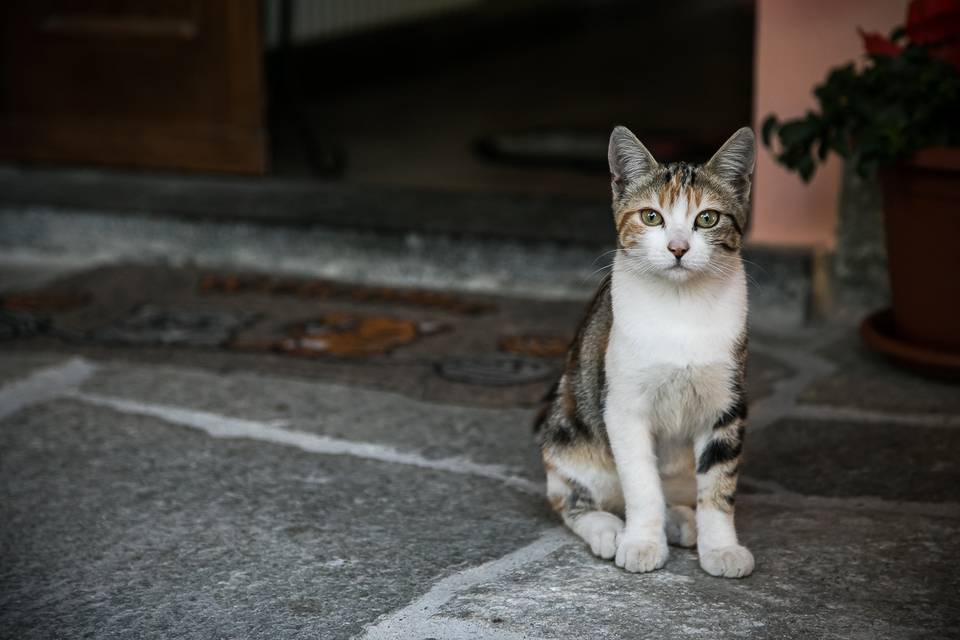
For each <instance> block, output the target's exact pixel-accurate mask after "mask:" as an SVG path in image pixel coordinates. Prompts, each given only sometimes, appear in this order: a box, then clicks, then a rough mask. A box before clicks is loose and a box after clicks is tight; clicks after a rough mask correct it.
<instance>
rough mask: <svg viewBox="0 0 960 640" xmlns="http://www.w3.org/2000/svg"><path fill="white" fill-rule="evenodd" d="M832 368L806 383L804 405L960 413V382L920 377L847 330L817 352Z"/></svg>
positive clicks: (802, 400) (803, 397) (801, 400)
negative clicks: (869, 346) (829, 372)
mask: <svg viewBox="0 0 960 640" xmlns="http://www.w3.org/2000/svg"><path fill="white" fill-rule="evenodd" d="M820 355H822V356H823V357H825V358H827V359H828V360H830V361H832V362H833V363H834V364H835V365H836V367H837V370H836V372H835V373H833V374H832V375H829V376H826V377H823V378H820V379H819V380H817V381H815V382H814V383H813V384H811V385H810V386H809V387H808V388H807V389H806V390H805V391H804V392H803V393H802V394H801V396H800V398H799V400H800V402H803V403H808V404H823V405H830V406H840V407H857V408H863V409H870V410H874V411H891V412H904V413H953V414H957V413H960V383H956V382H953V383H950V382H945V381H941V380H934V379H930V378H926V377H922V376H919V375H917V374H915V373H912V372H910V371H907V370H905V369H902V368H899V367H897V366H896V365H894V364H893V363H891V362H889V361H887V360H885V359H883V358H881V357H880V356H879V355H876V354H874V353H872V352H870V351H869V350H867V349H866V347H864V346H863V345H862V344H861V343H860V341H859V338H858V337H857V335H856V333H855V331H853V330H852V329H851V330H850V331H849V332H848V333H847V335H846V336H844V337H843V338H842V339H840V340H839V341H837V342H836V343H834V344H831V345H829V346H828V347H826V348H824V349H822V350H821V351H820Z"/></svg>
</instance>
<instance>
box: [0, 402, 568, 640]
mask: <svg viewBox="0 0 960 640" xmlns="http://www.w3.org/2000/svg"><path fill="white" fill-rule="evenodd" d="M0 521H2V522H3V526H2V527H0V557H2V562H0V637H3V638H11V639H14V638H16V639H18V640H25V639H30V638H52V637H58V638H83V637H97V638H163V639H166V638H172V637H177V638H197V639H208V638H269V639H274V638H326V639H331V640H336V639H340V638H344V639H345V638H349V637H352V636H354V635H355V634H357V633H358V632H360V631H361V629H362V625H363V624H364V623H367V622H370V621H372V620H374V619H375V618H376V617H377V616H378V615H380V614H382V613H384V612H387V611H390V610H392V609H395V608H397V607H400V606H403V605H405V604H406V603H407V602H408V601H410V600H412V599H414V598H415V597H416V596H418V595H420V594H421V593H422V592H424V591H426V590H427V589H428V588H429V586H430V585H431V584H432V583H433V582H434V581H435V580H436V579H439V578H441V577H443V576H445V575H447V574H449V573H450V572H452V571H455V570H460V569H463V568H466V567H469V566H473V565H477V564H479V563H483V562H486V561H489V560H492V559H494V558H497V557H500V556H501V555H503V554H504V553H506V552H509V551H511V550H512V549H514V548H517V547H520V546H522V545H524V544H527V543H529V542H531V541H532V540H534V539H536V537H537V536H538V535H539V533H540V532H541V531H542V530H544V529H545V528H547V527H550V526H553V525H554V522H553V520H552V518H551V516H550V515H549V513H548V512H547V510H546V507H545V505H544V504H543V501H541V500H539V499H538V498H536V497H533V496H528V495H524V494H521V493H517V492H515V491H512V490H508V489H505V488H504V487H503V486H502V485H500V484H499V483H497V482H493V481H488V480H483V479H478V478H475V477H466V476H461V475H458V474H451V473H444V472H436V471H430V470H424V469H415V468H411V467H405V466H399V465H392V464H384V463H373V462H368V461H364V460H358V459H354V458H344V457H333V456H323V455H316V454H308V453H305V452H303V451H300V450H297V449H295V448H291V447H280V446H273V445H267V444H264V443H258V442H251V441H246V440H213V439H210V438H208V437H206V436H205V435H202V434H200V433H198V432H195V431H192V430H189V429H185V428H179V427H175V426H170V425H168V424H165V423H162V422H159V421H157V420H153V419H148V418H142V417H135V416H129V415H123V414H118V413H114V412H111V411H107V410H100V409H94V408H91V407H89V406H84V405H80V404H77V403H74V402H68V401H59V402H55V403H50V404H47V405H44V406H41V407H35V408H32V409H28V410H25V411H23V412H21V413H19V414H16V415H14V416H11V417H10V418H8V419H7V420H6V421H4V422H3V423H0Z"/></svg>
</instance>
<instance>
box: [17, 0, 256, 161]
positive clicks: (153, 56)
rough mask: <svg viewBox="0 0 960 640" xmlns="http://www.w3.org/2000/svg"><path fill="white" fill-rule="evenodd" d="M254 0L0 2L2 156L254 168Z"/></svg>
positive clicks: (20, 0)
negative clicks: (0, 36) (0, 23)
mask: <svg viewBox="0 0 960 640" xmlns="http://www.w3.org/2000/svg"><path fill="white" fill-rule="evenodd" d="M259 18H260V14H259V4H258V2H257V0H83V1H77V0H5V1H4V2H2V3H0V20H2V26H0V29H2V32H0V33H2V41H0V56H2V57H0V159H2V160H5V161H17V162H21V161H23V162H33V161H41V162H58V163H71V164H88V163H93V164H108V165H115V166H140V167H162V168H170V169H194V170H207V171H231V172H246V173H262V172H263V171H264V169H265V163H266V135H265V132H264V116H263V109H264V98H263V79H262V64H261V59H262V55H261V46H260V20H259Z"/></svg>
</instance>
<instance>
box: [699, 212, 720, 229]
mask: <svg viewBox="0 0 960 640" xmlns="http://www.w3.org/2000/svg"><path fill="white" fill-rule="evenodd" d="M719 221H720V214H719V213H717V212H716V211H713V210H712V209H707V210H706V211H701V212H700V213H698V214H697V226H698V227H699V228H701V229H709V228H710V227H713V226H716V224H717V222H719Z"/></svg>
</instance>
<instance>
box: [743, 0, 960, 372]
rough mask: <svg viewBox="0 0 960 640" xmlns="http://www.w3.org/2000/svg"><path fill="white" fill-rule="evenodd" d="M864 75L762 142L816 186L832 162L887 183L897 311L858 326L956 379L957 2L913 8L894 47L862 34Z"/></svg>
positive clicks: (773, 122) (850, 72) (883, 345)
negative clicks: (817, 174)
mask: <svg viewBox="0 0 960 640" xmlns="http://www.w3.org/2000/svg"><path fill="white" fill-rule="evenodd" d="M860 35H861V37H862V38H863V42H864V47H865V49H866V54H867V58H868V59H867V61H866V63H865V64H861V65H856V64H853V63H851V64H848V65H846V66H843V67H839V68H836V69H833V70H832V71H831V72H830V73H829V75H828V76H827V79H826V80H825V81H824V82H823V84H821V85H819V86H817V87H816V88H815V90H814V95H815V96H816V99H817V102H818V104H819V109H818V110H812V111H809V112H807V114H806V115H805V116H803V117H801V118H796V119H793V120H788V121H784V122H781V121H779V120H778V119H777V118H776V117H775V116H772V115H771V116H768V117H767V118H766V120H765V121H764V123H763V126H762V137H763V142H764V144H765V145H766V146H768V147H770V148H772V149H774V154H775V157H776V159H777V161H778V162H780V163H781V164H783V165H784V166H786V167H788V168H789V169H791V170H794V171H796V172H797V173H799V174H800V177H801V178H803V179H804V180H805V181H808V180H809V179H810V177H811V176H812V175H813V173H814V171H815V168H816V165H817V163H818V162H820V161H823V160H824V159H825V158H826V157H827V155H828V154H829V153H831V152H832V153H836V154H837V155H839V156H841V157H843V158H845V160H846V162H848V163H851V164H852V166H853V167H854V168H855V169H856V171H857V172H858V173H860V174H861V175H862V176H868V175H870V174H872V173H873V172H879V178H880V185H881V191H882V197H883V209H884V218H885V225H884V226H885V229H886V243H887V262H888V269H889V275H890V293H891V301H892V310H883V311H880V312H877V313H874V314H872V315H871V316H870V317H868V318H867V319H866V320H865V321H864V324H863V325H862V326H861V335H862V336H863V337H864V339H865V340H866V342H867V343H868V345H870V346H872V347H874V348H876V349H878V350H880V351H882V352H884V353H886V354H887V355H890V356H893V357H895V358H897V359H899V360H901V361H905V362H908V363H910V364H913V365H915V366H917V367H919V368H922V369H924V370H926V371H930V372H939V373H944V372H947V373H950V374H952V375H956V374H958V373H960V0H913V2H911V3H910V5H909V8H908V10H907V21H906V25H905V26H904V27H899V28H897V29H895V30H894V31H893V33H892V34H891V35H890V37H889V38H884V37H882V36H881V35H879V34H875V33H864V32H863V31H862V30H860Z"/></svg>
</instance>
